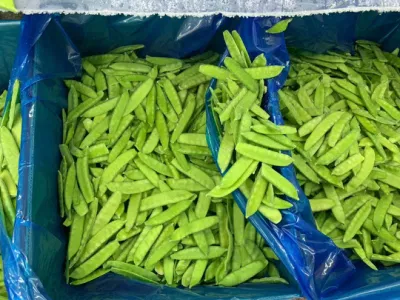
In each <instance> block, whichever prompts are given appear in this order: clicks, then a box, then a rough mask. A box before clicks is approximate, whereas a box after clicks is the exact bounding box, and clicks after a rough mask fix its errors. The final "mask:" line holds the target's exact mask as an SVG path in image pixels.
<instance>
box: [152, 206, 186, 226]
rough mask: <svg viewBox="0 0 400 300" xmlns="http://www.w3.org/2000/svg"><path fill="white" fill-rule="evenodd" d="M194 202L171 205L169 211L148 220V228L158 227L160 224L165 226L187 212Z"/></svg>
mask: <svg viewBox="0 0 400 300" xmlns="http://www.w3.org/2000/svg"><path fill="white" fill-rule="evenodd" d="M192 202H193V200H185V201H181V202H178V203H176V204H173V205H171V206H170V207H169V208H168V209H167V210H165V211H163V212H162V213H160V214H158V215H157V216H154V217H152V218H150V219H149V220H147V221H146V222H145V225H147V226H156V225H160V224H164V223H166V222H168V221H169V220H172V219H173V218H175V217H177V216H179V215H180V214H181V213H182V212H184V211H186V210H187V209H188V208H189V207H190V205H191V204H192Z"/></svg>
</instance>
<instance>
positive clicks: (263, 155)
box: [235, 143, 293, 166]
mask: <svg viewBox="0 0 400 300" xmlns="http://www.w3.org/2000/svg"><path fill="white" fill-rule="evenodd" d="M235 150H236V151H237V152H238V153H240V154H242V155H244V156H247V157H249V158H251V159H253V160H256V161H260V162H263V163H265V164H269V165H273V166H287V165H289V164H291V163H292V162H293V159H292V158H291V157H290V156H288V155H286V154H281V153H278V152H275V151H270V150H267V149H264V148H261V147H258V146H253V145H251V144H247V143H238V144H237V145H236V148H235Z"/></svg>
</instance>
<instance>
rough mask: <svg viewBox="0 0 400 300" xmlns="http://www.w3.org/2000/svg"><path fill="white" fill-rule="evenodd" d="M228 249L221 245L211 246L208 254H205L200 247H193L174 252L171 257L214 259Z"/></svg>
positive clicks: (179, 258)
mask: <svg viewBox="0 0 400 300" xmlns="http://www.w3.org/2000/svg"><path fill="white" fill-rule="evenodd" d="M226 251H227V250H226V249H225V248H223V247H220V246H210V247H209V251H208V254H207V255H205V254H204V253H203V252H202V251H201V250H200V248H198V247H191V248H186V249H183V250H180V251H177V252H175V253H173V254H172V255H171V258H172V259H177V260H182V259H184V260H198V259H214V258H218V257H221V256H222V255H223V254H224V253H225V252H226Z"/></svg>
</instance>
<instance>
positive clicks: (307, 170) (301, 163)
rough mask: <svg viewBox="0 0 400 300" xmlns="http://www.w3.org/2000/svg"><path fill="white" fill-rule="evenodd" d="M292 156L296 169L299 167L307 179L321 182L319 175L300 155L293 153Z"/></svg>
mask: <svg viewBox="0 0 400 300" xmlns="http://www.w3.org/2000/svg"><path fill="white" fill-rule="evenodd" d="M292 158H293V164H294V165H295V167H296V169H298V170H299V171H300V172H301V173H302V174H303V175H304V176H305V177H306V178H307V179H309V180H310V181H312V182H314V183H317V184H319V183H320V180H319V177H318V175H317V174H316V173H315V172H314V171H313V169H311V167H310V166H309V165H308V164H307V162H306V161H305V160H304V159H303V158H302V157H301V156H300V155H296V154H293V155H292Z"/></svg>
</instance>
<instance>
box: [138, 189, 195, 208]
mask: <svg viewBox="0 0 400 300" xmlns="http://www.w3.org/2000/svg"><path fill="white" fill-rule="evenodd" d="M193 196H195V195H194V194H193V193H190V192H188V191H185V190H174V191H168V192H163V193H159V194H155V195H152V196H149V197H146V198H144V199H142V201H141V204H140V211H146V210H150V209H153V208H156V207H161V206H164V205H168V204H174V203H178V202H180V201H184V200H189V199H191V198H193Z"/></svg>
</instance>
